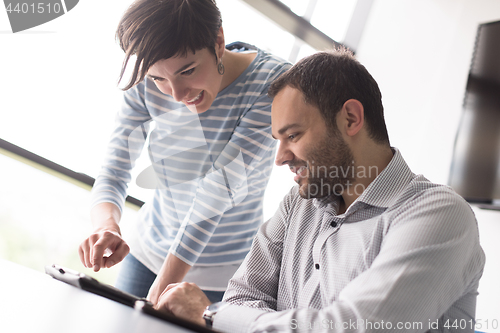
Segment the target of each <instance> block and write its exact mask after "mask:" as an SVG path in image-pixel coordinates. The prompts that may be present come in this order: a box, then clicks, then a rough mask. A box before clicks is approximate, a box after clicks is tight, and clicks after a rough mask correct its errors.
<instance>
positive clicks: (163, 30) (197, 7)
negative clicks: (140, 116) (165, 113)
mask: <svg viewBox="0 0 500 333" xmlns="http://www.w3.org/2000/svg"><path fill="white" fill-rule="evenodd" d="M221 25H222V19H221V15H220V11H219V9H218V8H217V5H216V3H215V1H214V0H137V1H135V2H134V3H133V4H132V5H131V6H130V7H129V8H128V9H127V11H126V12H125V14H124V15H123V17H122V18H121V20H120V23H119V24H118V29H117V31H116V38H117V40H118V41H119V43H120V47H121V48H122V49H123V51H125V60H124V62H123V65H122V70H121V73H120V80H121V79H122V78H123V75H124V73H125V68H126V66H127V64H128V62H129V60H130V57H131V56H132V55H135V56H137V60H136V63H135V66H134V70H133V72H132V76H131V78H130V81H129V83H128V84H127V86H126V87H125V88H124V90H127V89H130V88H131V87H133V86H134V85H136V84H137V83H139V82H141V81H142V80H143V79H144V77H145V76H146V74H147V71H148V70H149V68H150V67H151V66H152V65H154V64H155V63H156V62H158V61H159V60H163V59H168V58H171V57H173V56H176V55H178V56H186V55H187V53H188V52H193V53H194V52H196V51H198V50H202V49H204V48H209V49H212V50H213V52H214V56H215V58H217V55H216V54H215V43H216V41H217V34H218V32H219V28H220V27H221ZM215 61H217V59H216V60H215Z"/></svg>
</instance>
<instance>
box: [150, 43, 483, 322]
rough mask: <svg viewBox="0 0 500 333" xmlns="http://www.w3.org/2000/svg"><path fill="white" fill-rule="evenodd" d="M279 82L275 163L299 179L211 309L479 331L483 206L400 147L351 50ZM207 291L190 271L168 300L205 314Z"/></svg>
mask: <svg viewBox="0 0 500 333" xmlns="http://www.w3.org/2000/svg"><path fill="white" fill-rule="evenodd" d="M269 95H270V96H271V97H274V100H273V106H272V132H273V136H274V137H275V138H276V139H278V140H279V141H280V146H279V150H278V153H277V157H276V163H277V164H278V165H285V164H286V165H288V166H289V167H290V169H291V171H292V172H294V173H295V174H296V175H295V178H294V179H295V181H296V182H297V183H298V186H296V187H294V188H293V189H292V190H291V191H290V193H289V194H288V195H287V196H286V197H285V198H284V200H283V201H282V203H281V205H280V207H279V209H278V211H277V212H276V214H275V216H274V217H273V218H272V219H270V220H269V221H268V222H267V223H265V224H264V225H263V226H262V227H261V228H260V230H259V233H258V234H257V236H256V238H255V240H254V243H253V246H252V249H251V251H250V253H249V254H248V255H247V257H246V259H245V261H244V262H243V263H242V265H241V267H240V268H239V270H238V271H237V272H236V274H235V275H234V277H233V278H232V279H231V280H230V282H229V286H228V289H227V291H226V293H225V295H224V302H225V303H223V304H220V303H215V304H216V305H217V306H215V307H214V305H211V306H210V307H209V308H208V309H207V311H205V314H204V317H205V318H206V319H207V321H208V322H209V323H210V322H213V327H214V328H215V329H217V330H220V331H224V332H275V331H279V332H287V331H290V332H291V331H293V332H301V331H317V332H337V331H338V332H365V331H367V332H369V331H377V332H381V331H396V332H401V331H405V332H426V331H431V332H444V331H446V332H448V331H460V332H473V331H474V317H475V302H476V296H477V287H478V283H479V279H480V277H481V274H482V270H483V267H484V261H485V257H484V253H483V251H482V249H481V247H480V245H479V236H478V229H477V223H476V220H475V217H474V214H473V212H472V210H471V209H470V207H469V205H468V204H467V203H466V202H465V201H464V200H463V199H462V198H461V197H460V196H458V195H457V194H456V193H455V192H453V190H452V189H450V188H449V187H447V186H443V185H437V184H433V183H431V182H429V181H428V180H427V179H425V178H424V177H423V176H421V175H415V174H413V173H412V172H411V170H410V169H409V167H408V165H407V164H406V163H405V161H404V159H403V157H402V155H401V153H400V152H399V151H398V150H397V149H396V148H391V147H390V145H389V138H388V135H387V130H386V127H385V122H384V117H383V107H382V102H381V94H380V91H379V88H378V85H377V83H376V82H375V80H374V79H373V78H372V76H371V75H370V74H369V73H368V72H367V71H366V69H365V68H364V67H363V66H362V65H361V64H359V63H358V62H357V61H356V60H355V59H354V57H353V56H352V54H351V53H349V52H348V51H347V50H343V49H341V50H337V51H335V52H322V53H317V54H314V55H312V56H310V57H307V58H305V59H303V60H301V61H300V62H298V63H297V64H296V65H295V66H293V67H292V69H290V70H289V71H288V72H286V73H285V74H283V75H282V76H281V77H280V78H279V79H278V80H276V81H275V82H274V83H273V85H272V86H271V88H270V90H269ZM209 304H210V302H209V301H208V300H207V299H206V298H204V296H203V295H202V294H201V293H200V291H199V289H198V288H197V287H196V286H195V285H192V284H186V283H183V284H178V285H171V286H169V287H168V288H167V289H166V290H165V292H164V293H163V294H162V296H161V298H160V301H159V303H158V305H157V307H158V308H161V309H166V310H167V311H171V312H172V313H174V314H175V315H177V316H181V317H184V318H187V319H191V320H194V321H196V322H198V323H200V324H203V319H202V313H203V311H204V307H206V306H207V305H209ZM214 308H215V309H214ZM217 308H218V309H217ZM216 310H218V311H216Z"/></svg>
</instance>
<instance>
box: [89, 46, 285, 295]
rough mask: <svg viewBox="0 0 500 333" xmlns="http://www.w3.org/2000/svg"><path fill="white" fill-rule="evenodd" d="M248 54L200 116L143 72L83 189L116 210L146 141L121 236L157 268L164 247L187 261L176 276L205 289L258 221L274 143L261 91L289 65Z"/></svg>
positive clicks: (224, 276) (226, 273) (221, 284)
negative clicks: (139, 198)
mask: <svg viewBox="0 0 500 333" xmlns="http://www.w3.org/2000/svg"><path fill="white" fill-rule="evenodd" d="M240 51H242V50H241V49H240V50H236V52H240ZM255 51H256V52H257V54H256V57H255V59H254V60H253V62H252V63H251V64H250V66H249V67H248V68H247V69H246V70H245V71H244V72H243V73H242V74H241V75H240V76H239V77H238V78H237V79H236V80H235V81H234V82H233V83H231V84H230V85H229V86H228V87H226V88H225V89H223V90H222V91H220V92H219V94H218V95H217V97H216V98H215V100H214V101H213V103H212V106H211V107H210V109H209V110H207V111H206V112H204V113H201V114H195V113H193V112H191V111H189V110H188V109H187V108H186V107H185V105H184V104H182V103H178V102H175V101H174V99H173V98H172V97H171V96H169V95H165V94H163V93H161V92H160V91H159V90H158V89H157V87H156V85H155V84H154V82H153V81H151V80H150V79H148V78H146V79H145V80H144V81H143V82H141V83H140V84H138V85H137V86H135V87H134V88H132V89H130V90H128V91H127V92H126V93H125V95H124V96H125V98H124V106H123V107H122V110H121V112H120V113H119V114H118V117H117V127H116V129H115V131H114V133H113V135H112V137H111V141H110V143H109V145H108V153H107V156H106V160H105V163H104V166H103V168H102V171H101V173H100V175H99V177H98V178H97V180H96V183H95V185H94V189H93V205H95V204H98V203H101V202H112V203H114V204H116V205H117V206H118V207H120V208H122V207H123V203H124V199H125V196H126V188H127V184H128V183H129V182H130V181H131V173H130V171H131V169H132V168H133V166H134V163H135V160H136V159H137V158H138V156H139V155H140V154H141V151H142V149H143V147H144V146H147V147H148V150H147V153H148V155H149V158H150V160H151V162H152V164H151V166H150V167H149V168H148V169H146V170H144V171H143V172H142V173H141V174H140V175H139V176H138V178H137V182H138V184H139V185H140V186H143V187H146V188H152V189H154V196H153V199H152V200H150V201H148V202H146V204H145V205H144V206H143V207H142V208H141V210H140V212H139V218H138V221H137V226H136V229H135V231H134V232H132V233H130V234H129V235H128V237H129V238H127V241H128V242H129V244H130V246H131V253H132V254H133V255H134V256H135V257H136V258H137V259H138V260H139V261H141V262H142V263H143V264H144V265H146V266H147V267H148V268H149V269H150V270H152V271H153V272H155V273H157V272H158V271H159V269H160V268H161V266H162V264H163V261H164V259H165V257H166V256H167V254H168V253H169V252H170V253H172V254H174V255H175V256H177V257H178V258H180V259H181V260H183V261H184V262H186V263H187V264H189V265H192V266H193V265H194V267H193V269H191V270H190V272H189V273H188V275H187V277H186V280H187V281H190V282H196V283H197V284H199V285H200V286H202V287H203V288H205V289H207V290H222V291H223V290H225V288H226V286H227V281H228V280H229V278H230V277H231V276H232V275H233V274H234V272H235V271H236V269H237V267H238V266H239V264H240V263H241V262H242V261H243V259H244V257H245V255H246V254H247V253H248V251H249V250H250V246H251V243H252V239H253V237H254V236H255V234H256V232H257V230H258V228H259V226H260V225H261V224H262V222H263V221H262V204H263V203H262V199H263V195H264V191H265V188H266V185H267V182H268V180H269V176H270V173H271V170H272V165H273V160H274V153H275V145H276V142H275V140H274V139H273V138H272V136H271V100H270V98H269V97H268V96H267V90H268V88H269V85H270V84H271V83H272V81H273V80H274V79H275V78H276V77H277V76H279V75H280V74H281V73H282V72H284V71H285V70H286V69H288V68H289V67H290V64H289V63H287V62H286V61H283V60H282V59H279V58H277V57H275V56H273V55H271V54H269V53H267V52H265V51H262V50H260V49H258V50H255Z"/></svg>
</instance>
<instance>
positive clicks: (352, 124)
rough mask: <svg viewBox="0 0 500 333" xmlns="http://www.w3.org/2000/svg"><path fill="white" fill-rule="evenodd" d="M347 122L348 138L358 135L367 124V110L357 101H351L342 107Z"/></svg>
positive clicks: (346, 131)
mask: <svg viewBox="0 0 500 333" xmlns="http://www.w3.org/2000/svg"><path fill="white" fill-rule="evenodd" d="M342 115H343V116H344V119H345V122H344V124H345V125H344V126H345V133H346V134H347V135H348V136H354V135H356V134H357V133H358V132H359V131H360V130H361V128H363V125H364V123H365V109H364V107H363V104H361V102H360V101H358V100H357V99H350V100H348V101H347V102H345V103H344V106H343V107H342Z"/></svg>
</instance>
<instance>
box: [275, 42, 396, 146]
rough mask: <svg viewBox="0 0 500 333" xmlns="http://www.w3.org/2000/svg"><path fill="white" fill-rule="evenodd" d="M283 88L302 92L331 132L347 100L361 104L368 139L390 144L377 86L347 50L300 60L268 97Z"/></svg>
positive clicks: (276, 84)
mask: <svg viewBox="0 0 500 333" xmlns="http://www.w3.org/2000/svg"><path fill="white" fill-rule="evenodd" d="M285 86H291V87H293V88H295V89H298V90H299V91H301V92H302V93H303V94H304V97H305V102H306V103H308V104H310V105H313V106H315V107H317V108H318V109H319V111H320V113H321V115H322V116H323V118H324V119H325V122H326V124H327V126H328V127H329V128H331V129H334V130H336V129H337V123H336V116H337V114H338V112H339V111H340V110H341V109H342V106H343V105H344V103H345V102H346V101H348V100H349V99H356V100H358V101H360V102H361V104H363V107H364V111H365V112H364V114H365V123H366V125H367V129H368V133H369V135H370V137H371V138H372V139H373V140H374V141H376V142H378V143H387V144H389V136H388V134H387V128H386V125H385V120H384V107H383V105H382V94H381V92H380V89H379V87H378V84H377V82H376V81H375V80H374V79H373V77H372V76H371V75H370V73H368V71H367V70H366V68H365V67H364V66H363V65H361V64H360V63H359V62H358V61H357V60H356V59H355V58H354V55H353V54H352V52H350V51H349V50H347V49H346V48H342V47H341V48H337V49H335V50H332V51H324V52H318V53H315V54H313V55H311V56H308V57H305V58H303V59H301V60H300V61H298V62H297V63H296V64H295V65H294V66H293V67H292V68H291V69H289V70H288V71H287V72H285V73H283V74H282V75H281V76H280V77H279V78H278V79H277V80H275V81H274V82H273V83H272V84H271V87H270V88H269V92H268V94H269V96H270V97H271V98H274V97H275V96H276V95H277V94H278V93H279V92H280V91H281V90H282V89H283V88H285Z"/></svg>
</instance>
